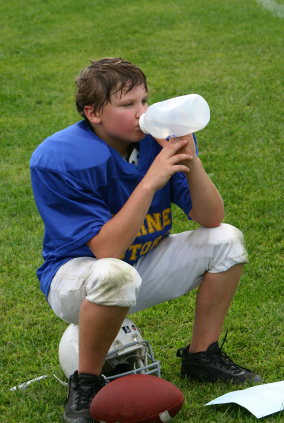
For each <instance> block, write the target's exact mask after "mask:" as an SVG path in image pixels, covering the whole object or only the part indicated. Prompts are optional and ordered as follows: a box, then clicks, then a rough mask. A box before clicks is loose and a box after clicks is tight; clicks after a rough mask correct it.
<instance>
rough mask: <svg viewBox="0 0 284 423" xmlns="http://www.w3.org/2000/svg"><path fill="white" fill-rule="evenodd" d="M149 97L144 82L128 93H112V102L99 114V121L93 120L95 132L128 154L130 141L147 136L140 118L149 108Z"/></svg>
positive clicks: (119, 150) (112, 145)
mask: <svg viewBox="0 0 284 423" xmlns="http://www.w3.org/2000/svg"><path fill="white" fill-rule="evenodd" d="M126 89H127V87H126ZM147 97H148V93H147V91H146V90H145V86H144V84H141V85H137V86H136V87H134V88H133V90H131V91H129V92H128V93H126V92H125V91H123V92H122V94H121V92H120V91H119V92H118V93H116V94H112V95H111V97H110V99H111V102H110V103H107V104H106V105H105V106H104V107H103V109H102V112H101V113H100V114H99V120H98V123H94V122H93V125H92V126H93V128H94V131H95V133H96V134H97V135H98V136H99V137H100V138H102V139H103V140H104V141H105V142H106V143H107V144H108V145H110V146H111V147H113V148H114V149H116V150H117V151H118V152H119V154H121V155H127V153H128V147H129V144H130V143H135V142H137V141H141V140H142V139H143V138H144V136H145V134H144V133H143V132H142V131H141V129H140V127H139V118H140V116H141V115H142V114H143V113H145V111H146V110H147V108H148V105H147Z"/></svg>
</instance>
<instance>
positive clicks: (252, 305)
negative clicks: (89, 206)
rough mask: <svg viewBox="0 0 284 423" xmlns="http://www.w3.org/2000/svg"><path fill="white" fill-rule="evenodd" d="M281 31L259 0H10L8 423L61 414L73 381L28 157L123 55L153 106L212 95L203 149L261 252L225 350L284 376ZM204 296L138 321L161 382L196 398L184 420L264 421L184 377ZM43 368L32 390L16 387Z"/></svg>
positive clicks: (4, 143)
mask: <svg viewBox="0 0 284 423" xmlns="http://www.w3.org/2000/svg"><path fill="white" fill-rule="evenodd" d="M278 3H279V4H280V5H282V6H283V4H284V3H283V0H281V1H278ZM283 25H284V22H283V19H281V18H279V17H277V16H275V15H273V14H272V13H270V12H269V11H268V10H266V9H264V8H263V6H262V5H261V3H260V2H257V1H255V0H239V1H238V2H236V1H234V0H226V1H224V0H199V1H198V2H197V1H193V0H189V1H184V0H175V1H174V0H171V1H170V0H163V1H161V0H155V1H150V0H144V1H143V2H135V1H131V0H105V1H102V0H97V1H90V0H82V1H80V2H76V1H74V0H62V1H60V2H59V1H57V2H56V1H54V0H45V1H40V2H38V1H35V0H27V1H26V2H19V1H17V0H15V1H14V2H8V1H7V0H4V1H3V2H2V3H1V5H0V31H1V39H2V42H1V51H0V55H1V56H0V57H1V61H0V71H1V86H0V98H1V105H0V107H1V114H0V122H1V134H0V137H1V145H0V148H1V158H0V160H1V166H0V168H1V186H0V204H1V223H0V225H1V235H0V236H1V243H0V248H1V254H0V257H1V284H0V292H1V304H0V316H1V338H0V351H1V353H0V386H1V388H0V392H1V394H0V397H1V401H0V416H1V417H0V421H1V423H8V422H9V423H15V422H21V423H32V422H48V423H50V422H59V421H61V416H62V412H63V405H64V399H65V397H66V393H67V391H66V388H64V387H63V386H61V385H60V384H59V383H58V382H57V381H56V379H55V378H54V377H53V376H52V375H53V373H55V374H56V375H57V376H59V377H61V378H62V379H64V375H63V373H62V371H61V369H60V366H59V362H58V355H57V350H58V344H59V340H60V338H61V336H62V333H63V331H64V329H65V328H66V324H65V323H63V322H61V321H60V320H59V319H58V318H57V317H56V316H55V315H54V314H53V312H52V311H51V310H50V309H49V307H48V305H47V303H46V301H45V299H44V297H43V294H41V292H40V290H39V284H38V282H37V280H36V275H35V270H36V268H37V267H38V266H39V265H40V264H41V262H42V258H41V246H42V236H43V225H42V222H41V220H40V217H39V215H38V212H37V210H36V207H35V204H34V201H33V195H32V190H31V185H30V179H29V167H28V164H29V159H30V156H31V154H32V152H33V150H34V149H35V148H36V146H37V145H38V144H39V143H40V142H42V141H43V140H44V139H45V138H46V137H47V136H49V135H50V134H52V133H54V132H55V131H58V130H60V129H63V128H64V127H66V126H67V125H69V124H72V123H74V122H75V121H78V120H79V118H78V115H77V112H76V110H75V106H74V78H75V76H76V75H77V74H78V72H79V71H80V69H81V68H82V67H84V66H87V65H88V59H89V58H92V59H96V58H101V57H105V56H121V57H124V58H125V59H128V60H130V61H132V62H134V63H135V64H137V65H138V66H140V67H141V68H142V69H143V70H144V72H145V73H146V75H147V77H148V83H149V85H150V86H151V87H152V88H153V91H152V93H151V98H150V103H153V102H156V101H159V100H163V99H166V98H170V97H174V96H177V95H183V94H187V93H191V92H196V93H198V94H201V95H202V96H204V97H205V99H206V100H207V101H208V103H209V105H210V109H211V122H210V124H209V125H208V126H207V127H206V128H205V129H204V130H203V131H201V132H200V133H198V134H197V137H198V141H199V150H200V157H201V159H202V162H203V164H204V167H205V169H206V171H207V172H208V174H209V175H210V177H211V178H212V180H213V182H214V183H215V184H216V186H217V187H218V189H219V190H220V192H221V194H222V196H223V199H224V203H225V208H226V216H225V221H226V222H228V223H231V224H233V225H235V226H237V227H239V228H240V229H241V230H242V231H243V232H244V233H245V237H246V242H247V247H248V250H249V254H250V263H249V264H248V265H247V266H246V267H245V270H244V273H243V277H242V281H241V285H240V287H239V290H238V292H237V294H236V296H235V299H234V301H233V303H232V306H231V308H230V310H229V313H228V316H227V318H226V321H225V325H224V332H223V333H225V329H228V330H229V334H228V341H227V343H226V348H225V349H226V352H227V353H229V354H230V355H231V356H232V357H233V358H234V359H235V360H236V361H237V362H240V363H241V364H243V365H244V366H247V367H251V368H253V369H254V370H256V371H257V372H259V373H260V374H261V375H262V376H263V378H264V381H265V382H266V383H269V382H274V381H279V380H283V379H284V366H283V359H284V352H283V351H284V348H283V347H284V336H283V324H284V321H283V320H284V317H283V316H284V314H283V308H284V306H283V296H284V295H283V264H284V261H283V235H284V233H283V232H284V230H283V221H284V216H283V205H284V204H283V156H284V154H283V153H284V151H283V129H284V124H283V122H284V121H283V115H284V105H283V94H284V89H283V88H284V77H283V68H284V56H283V47H284V45H283V44H284V41H283ZM174 218H175V223H174V232H181V231H184V230H188V229H192V228H195V227H196V225H195V224H194V223H192V222H188V221H187V219H186V218H185V216H183V214H182V212H180V211H179V210H177V209H176V208H174ZM195 295H196V293H195V292H193V293H191V294H189V295H187V296H185V297H182V298H180V299H178V300H176V301H172V302H169V303H166V304H162V305H159V306H156V307H154V308H152V309H149V310H146V311H144V312H140V313H138V314H137V315H134V316H132V318H133V320H134V321H135V323H136V324H137V325H138V326H139V327H140V328H141V329H142V332H143V336H144V338H145V339H148V340H149V341H150V342H151V345H152V347H153V350H154V354H155V357H156V358H157V359H159V360H160V361H161V366H162V377H163V378H165V379H167V380H170V381H172V382H173V383H174V384H176V385H177V386H178V387H180V389H181V390H182V392H183V394H184V396H185V404H184V407H183V409H182V411H181V412H180V413H179V415H178V416H177V417H176V419H175V421H176V422H179V423H182V422H188V421H190V422H194V423H197V422H205V423H206V422H208V423H209V422H210V423H211V422H218V423H219V422H224V423H229V422H250V423H251V422H254V421H255V418H254V417H253V416H252V415H251V414H250V413H249V412H248V411H246V410H245V409H243V408H241V407H239V406H237V405H232V404H231V405H224V406H215V407H204V404H206V403H207V402H209V401H210V400H212V399H213V398H215V397H217V396H219V395H222V394H224V393H226V392H228V391H230V390H234V389H236V388H235V387H232V386H222V385H219V384H217V385H205V384H195V383H184V382H182V383H181V382H180V380H179V364H180V363H179V361H178V359H177V358H176V357H175V352H176V350H177V348H179V347H181V346H184V345H185V344H186V343H188V342H190V336H191V329H192V322H193V313H194V301H195ZM44 374H47V375H48V378H47V379H45V380H43V381H41V382H37V383H35V384H33V385H31V386H30V387H29V388H28V389H27V390H25V391H23V392H10V391H9V388H10V387H12V386H14V385H17V384H20V383H22V382H24V381H27V380H29V379H32V378H34V377H36V376H41V375H44ZM282 419H283V413H278V414H274V415H271V416H269V417H267V418H265V419H263V420H265V421H266V422H278V421H282Z"/></svg>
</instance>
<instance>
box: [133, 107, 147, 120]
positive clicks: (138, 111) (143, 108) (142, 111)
mask: <svg viewBox="0 0 284 423" xmlns="http://www.w3.org/2000/svg"><path fill="white" fill-rule="evenodd" d="M147 109H148V105H147V104H145V105H143V104H141V105H140V107H139V109H138V110H137V113H136V117H137V119H139V118H140V116H141V115H143V113H145V112H146V110H147Z"/></svg>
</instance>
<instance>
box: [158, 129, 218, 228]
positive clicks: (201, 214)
mask: <svg viewBox="0 0 284 423" xmlns="http://www.w3.org/2000/svg"><path fill="white" fill-rule="evenodd" d="M181 139H186V140H188V143H187V144H185V146H184V147H183V148H182V149H181V150H179V151H178V153H185V154H188V155H191V156H192V159H191V160H186V161H183V162H182V163H183V164H184V165H185V166H187V167H188V169H189V172H186V173H185V177H186V179H187V182H188V186H189V191H190V196H191V202H192V209H191V211H190V212H189V216H190V217H191V218H192V219H193V220H194V221H195V222H197V223H199V224H200V225H201V226H204V227H209V228H212V227H216V226H219V225H220V224H221V223H222V220H223V218H224V205H223V200H222V197H221V196H220V194H219V192H218V190H217V188H216V187H215V185H214V184H213V182H212V181H211V179H210V178H209V176H208V175H207V173H206V172H205V170H204V168H203V166H202V163H201V161H200V159H199V158H198V157H197V154H196V147H195V143H194V139H193V136H192V135H191V134H190V135H185V136H183V137H177V138H170V140H169V142H170V143H173V144H174V143H176V142H178V141H180V140H181ZM156 140H157V142H158V143H159V144H160V145H161V146H162V147H165V146H166V144H167V141H166V140H159V139H156Z"/></svg>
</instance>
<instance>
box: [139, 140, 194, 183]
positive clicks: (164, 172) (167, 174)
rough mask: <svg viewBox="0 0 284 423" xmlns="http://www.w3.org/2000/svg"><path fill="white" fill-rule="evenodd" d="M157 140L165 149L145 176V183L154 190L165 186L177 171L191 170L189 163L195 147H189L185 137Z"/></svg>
mask: <svg viewBox="0 0 284 423" xmlns="http://www.w3.org/2000/svg"><path fill="white" fill-rule="evenodd" d="M187 138H188V137H187ZM157 142H158V143H159V144H160V145H161V146H162V147H163V149H162V151H161V152H160V153H159V154H158V156H157V157H156V158H155V160H154V161H153V163H152V165H151V166H150V168H149V170H148V172H147V173H146V175H145V176H144V178H143V185H145V186H146V187H147V188H148V189H150V190H154V191H157V190H159V189H161V188H163V186H164V185H166V183H167V182H168V180H169V179H170V178H171V176H173V175H174V174H175V173H177V172H185V173H187V172H189V166H188V164H189V163H190V161H191V160H193V158H194V156H193V155H192V154H191V151H192V150H193V149H192V147H188V143H189V142H188V140H187V139H185V137H180V138H171V139H170V140H169V141H166V140H160V139H159V140H157ZM193 144H194V140H193ZM194 154H195V155H196V153H195V152H194Z"/></svg>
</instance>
